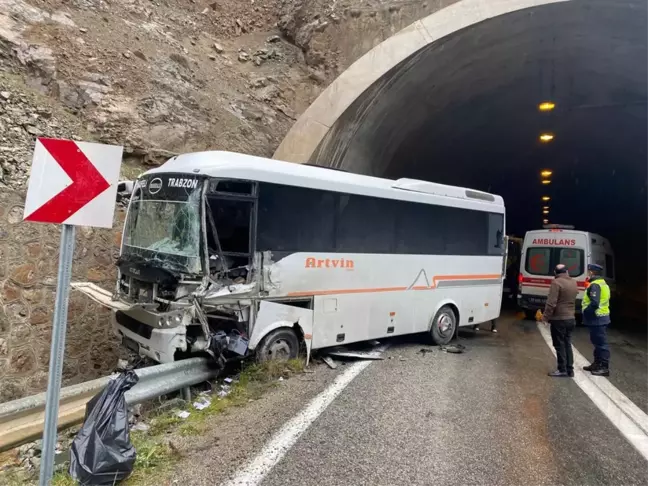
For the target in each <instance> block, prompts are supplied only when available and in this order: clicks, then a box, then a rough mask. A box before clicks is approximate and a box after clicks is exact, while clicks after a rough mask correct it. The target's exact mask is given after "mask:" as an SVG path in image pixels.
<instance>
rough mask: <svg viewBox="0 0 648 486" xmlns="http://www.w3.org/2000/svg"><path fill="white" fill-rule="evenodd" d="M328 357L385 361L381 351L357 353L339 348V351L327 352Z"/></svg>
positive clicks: (357, 351)
mask: <svg viewBox="0 0 648 486" xmlns="http://www.w3.org/2000/svg"><path fill="white" fill-rule="evenodd" d="M328 354H329V356H335V357H336V358H356V359H385V358H384V356H382V354H381V351H359V350H347V349H344V348H341V349H339V350H337V349H336V350H332V351H329V353H328Z"/></svg>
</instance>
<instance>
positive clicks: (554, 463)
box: [261, 315, 648, 486]
mask: <svg viewBox="0 0 648 486" xmlns="http://www.w3.org/2000/svg"><path fill="white" fill-rule="evenodd" d="M499 330H500V333H499V334H491V333H489V332H486V331H480V332H479V333H474V332H472V331H467V332H463V333H462V336H461V342H462V343H463V344H465V345H466V347H467V352H465V353H463V354H447V353H444V352H442V351H440V350H439V348H436V347H432V348H431V349H432V350H433V351H432V353H426V354H422V353H420V352H419V351H420V350H421V348H423V347H425V346H424V345H422V344H421V342H420V340H419V339H420V338H418V337H416V338H413V339H411V340H410V341H409V342H393V343H392V345H391V347H390V348H389V349H388V350H387V352H386V353H385V355H386V356H387V357H388V358H389V359H385V360H384V361H376V362H374V363H372V364H371V365H370V366H369V367H368V368H366V369H365V370H364V371H362V372H361V373H360V375H359V376H358V377H357V378H355V380H354V381H352V382H351V384H350V385H349V386H348V387H347V388H346V389H344V391H343V392H342V393H341V394H340V395H339V396H338V397H337V398H336V399H335V400H334V401H333V402H332V403H331V405H329V407H328V408H327V409H326V410H325V411H324V413H322V415H320V416H319V417H318V418H317V419H316V420H315V422H314V423H313V424H312V425H311V426H310V428H308V429H307V430H306V432H304V433H303V435H302V436H301V437H300V438H299V439H298V440H297V442H296V443H295V444H294V445H293V446H292V448H291V449H290V450H289V451H288V452H287V454H286V455H285V456H284V457H283V459H281V461H279V463H278V464H277V465H276V466H275V467H274V468H273V469H272V470H271V471H270V473H269V474H268V475H267V476H266V477H265V479H264V480H263V482H262V483H261V484H262V485H263V486H290V485H295V486H308V485H314V486H315V485H317V486H327V485H344V486H349V485H358V486H360V485H367V486H383V485H384V486H387V485H412V486H414V485H426V486H427V485H470V484H475V485H516V486H517V485H559V484H560V485H615V486H616V485H631V484H648V463H647V462H646V460H645V459H644V458H643V457H642V456H641V455H640V454H639V453H638V452H637V451H636V450H635V449H634V447H633V446H632V445H630V443H629V442H627V440H626V439H625V438H624V437H623V436H622V435H621V434H620V432H619V431H618V430H617V429H616V428H615V426H614V425H613V424H612V423H611V422H610V420H609V419H608V418H607V417H606V416H605V415H603V413H602V412H601V411H599V409H598V408H597V407H596V406H595V405H594V404H593V402H592V401H591V400H590V399H589V398H588V397H587V395H585V393H584V392H583V391H582V390H581V389H580V388H579V387H578V385H577V384H576V383H575V382H574V381H573V380H571V379H552V378H549V377H547V376H546V373H547V372H548V371H551V370H552V369H553V367H554V366H555V361H554V357H553V355H552V353H551V350H550V349H549V347H548V346H547V344H546V343H545V341H544V340H543V338H542V336H541V335H540V333H539V331H538V329H537V325H536V324H535V323H533V322H529V321H522V320H519V319H518V318H517V317H513V316H512V315H511V316H510V317H508V318H504V319H501V320H500V325H499ZM611 342H612V367H613V375H612V376H611V378H610V381H611V382H612V383H613V384H614V385H615V386H616V387H617V388H618V389H619V390H620V391H621V392H622V393H624V394H625V395H626V396H627V397H628V398H630V399H631V400H633V401H634V402H635V404H636V405H638V406H639V407H640V408H641V409H643V410H644V411H646V410H647V395H648V390H647V382H648V376H647V366H646V363H647V362H646V338H645V335H644V336H642V335H640V334H634V333H627V332H625V331H624V332H621V331H612V332H611ZM575 346H576V348H577V349H578V350H579V351H580V352H581V353H582V354H583V355H584V356H585V357H586V358H588V359H591V346H590V344H589V341H588V339H587V330H586V329H578V330H577V333H576V337H575Z"/></svg>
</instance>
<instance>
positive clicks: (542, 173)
mask: <svg viewBox="0 0 648 486" xmlns="http://www.w3.org/2000/svg"><path fill="white" fill-rule="evenodd" d="M552 174H553V171H552V170H548V169H545V170H543V171H541V172H540V175H541V176H542V177H549V176H550V175H552Z"/></svg>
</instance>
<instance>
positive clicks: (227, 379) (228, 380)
mask: <svg viewBox="0 0 648 486" xmlns="http://www.w3.org/2000/svg"><path fill="white" fill-rule="evenodd" d="M223 381H224V382H225V383H227V384H229V383H232V382H233V381H234V380H233V379H232V378H230V377H227V378H225V379H224V380H223Z"/></svg>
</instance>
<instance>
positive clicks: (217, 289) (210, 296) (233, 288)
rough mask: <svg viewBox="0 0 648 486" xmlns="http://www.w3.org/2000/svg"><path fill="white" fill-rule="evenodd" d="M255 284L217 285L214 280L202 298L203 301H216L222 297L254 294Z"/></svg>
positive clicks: (239, 296) (242, 296)
mask: <svg viewBox="0 0 648 486" xmlns="http://www.w3.org/2000/svg"><path fill="white" fill-rule="evenodd" d="M256 287H257V284H256V282H253V283H249V284H234V285H222V284H221V286H218V285H217V283H216V282H215V283H214V284H212V286H211V287H210V288H209V289H208V290H207V292H205V295H204V296H203V299H204V301H205V303H212V302H213V303H216V302H217V301H218V300H221V299H222V298H223V297H231V296H237V298H245V297H251V296H252V295H253V294H255V293H256V292H255V290H256Z"/></svg>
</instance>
